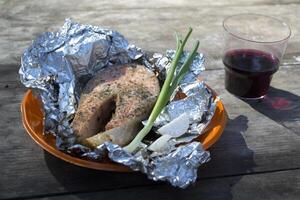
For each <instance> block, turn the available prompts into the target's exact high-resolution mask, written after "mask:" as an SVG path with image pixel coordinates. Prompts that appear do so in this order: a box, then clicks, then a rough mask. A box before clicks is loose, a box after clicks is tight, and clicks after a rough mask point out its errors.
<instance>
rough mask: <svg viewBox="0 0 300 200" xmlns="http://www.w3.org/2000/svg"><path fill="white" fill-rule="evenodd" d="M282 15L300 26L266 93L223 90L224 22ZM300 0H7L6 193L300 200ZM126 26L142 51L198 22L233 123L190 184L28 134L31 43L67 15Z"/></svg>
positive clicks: (2, 142) (0, 173)
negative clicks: (80, 161)
mask: <svg viewBox="0 0 300 200" xmlns="http://www.w3.org/2000/svg"><path fill="white" fill-rule="evenodd" d="M242 12H255V13H263V14H267V15H273V16H275V17H278V18H281V19H283V20H285V21H286V22H288V23H289V24H290V25H291V28H292V31H293V34H292V38H291V39H290V42H289V45H288V49H287V52H286V55H285V56H284V59H283V62H282V65H281V67H280V70H279V71H278V72H277V73H276V74H275V76H274V78H273V82H272V87H271V89H270V92H269V95H268V97H267V98H266V99H264V100H263V101H260V102H254V103H247V102H244V101H242V100H240V99H237V98H235V97H234V96H232V95H230V94H229V93H228V92H227V91H226V90H225V89H224V84H223V81H224V70H223V65H222V62H221V59H220V54H221V49H222V40H221V36H222V35H221V34H222V20H223V19H224V18H225V17H226V16H228V15H231V14H237V13H242ZM299 13H300V1H299V0H298V1H297V0H277V1H272V0H253V1H247V0H245V1H244V0H226V1H225V0H224V1H220V0H214V1H210V0H202V1H197V0H192V1H189V2H188V1H183V0H181V1H175V0H162V1H147V0H142V1H121V0H118V1H109V0H102V1H95V0H86V1H83V0H75V1H59V0H56V1H39V0H34V1H15V0H8V1H3V0H2V1H0V47H1V48H0V77H1V79H0V118H1V121H0V127H1V128H0V198H2V199H13V198H17V199H33V198H34V199H51V200H54V199H108V200H109V199H172V200H173V199H272V200H274V199H280V200H281V199H300V96H299V95H300V86H299V85H300V78H299V75H300V36H299V34H298V33H299V31H300V14H299ZM67 17H71V18H73V19H75V20H77V21H79V22H81V23H89V24H93V25H100V26H105V27H109V28H113V29H117V30H118V31H120V32H121V33H123V34H124V35H125V36H126V37H128V38H129V40H130V41H131V42H133V43H135V44H136V45H138V46H140V47H141V48H143V49H147V50H150V51H158V52H163V51H164V50H165V49H169V48H174V47H175V40H174V37H173V33H174V31H180V32H184V31H185V30H187V28H188V26H192V27H193V28H194V33H193V36H192V37H193V38H194V39H200V40H201V47H200V49H201V50H200V51H202V52H205V53H206V55H207V57H208V63H207V68H208V69H207V71H206V73H205V75H206V80H207V82H208V84H209V85H210V86H211V87H212V88H214V89H215V90H216V91H217V92H218V93H219V94H220V97H221V98H222V100H223V102H224V104H225V106H226V108H227V111H228V113H229V117H230V121H229V123H228V126H227V128H226V130H225V132H224V134H223V136H222V137H221V139H220V140H219V141H218V142H217V143H216V144H215V145H214V146H213V147H212V148H211V149H210V152H211V155H212V160H211V161H210V162H209V163H208V164H206V165H205V166H203V167H201V168H200V169H199V179H198V180H197V182H196V184H195V185H193V186H191V187H189V188H188V189H186V190H181V189H175V188H172V187H170V186H169V185H167V184H165V183H161V182H160V183H156V182H152V181H149V180H147V178H146V177H145V176H144V175H142V174H140V173H112V172H104V171H94V170H89V169H84V168H81V167H77V166H73V165H71V164H68V163H65V162H63V161H61V160H58V159H57V158H55V157H53V156H51V155H49V154H48V153H46V152H44V151H43V150H42V149H41V148H40V147H39V146H38V145H37V144H35V143H34V142H33V141H32V140H31V138H30V137H29V136H28V135H27V134H26V133H25V130H24V128H23V126H22V123H21V120H20V101H21V99H22V97H23V95H24V92H25V91H26V88H24V87H23V86H22V85H21V84H20V82H19V77H18V69H19V66H20V57H21V54H22V52H23V51H24V49H25V48H26V47H27V46H28V45H29V44H30V43H31V41H32V40H33V39H34V38H36V36H38V35H39V34H40V33H42V32H45V31H53V30H56V29H57V28H58V27H59V26H61V25H62V24H63V21H64V19H65V18H67Z"/></svg>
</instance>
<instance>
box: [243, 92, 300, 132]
mask: <svg viewBox="0 0 300 200" xmlns="http://www.w3.org/2000/svg"><path fill="white" fill-rule="evenodd" d="M244 102H246V103H248V104H249V105H250V106H251V107H252V108H254V109H255V110H257V111H258V112H260V113H262V114H264V115H265V116H267V117H268V118H270V119H272V120H274V121H275V122H277V123H279V124H281V125H283V126H285V127H287V126H288V128H289V129H291V130H293V131H294V133H296V134H297V135H300V132H299V130H298V127H299V126H293V125H295V124H296V123H297V122H299V119H300V97H299V96H298V95H295V94H293V93H290V92H288V91H284V90H281V89H278V88H274V87H270V89H269V91H268V94H267V95H266V96H265V98H263V99H261V100H258V101H251V100H244Z"/></svg>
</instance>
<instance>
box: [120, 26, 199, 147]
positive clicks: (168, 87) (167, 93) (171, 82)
mask: <svg viewBox="0 0 300 200" xmlns="http://www.w3.org/2000/svg"><path fill="white" fill-rule="evenodd" d="M192 31H193V29H192V28H189V31H188V33H187V35H186V36H185V38H184V40H183V41H182V40H181V39H180V38H179V36H178V35H177V34H176V43H177V47H176V53H175V57H174V59H173V60H172V63H171V67H170V69H169V71H168V72H167V77H166V79H165V82H164V84H163V87H162V89H161V92H160V94H159V96H158V98H157V101H156V103H155V105H154V108H153V110H152V112H151V114H150V116H149V119H148V121H147V124H146V125H145V126H144V128H143V129H142V130H141V131H140V132H139V133H138V134H137V135H136V137H135V138H134V139H133V140H132V141H131V143H130V144H129V145H127V146H126V147H124V149H125V150H127V151H128V152H133V151H135V150H136V148H137V147H138V146H139V144H140V142H141V141H142V140H143V138H144V137H145V136H146V135H147V134H148V133H149V132H150V131H151V129H152V127H153V125H154V121H155V119H156V118H157V117H158V115H159V114H160V113H161V111H162V110H163V108H164V107H165V106H166V105H167V103H168V101H169V100H170V97H171V95H172V94H173V92H174V91H175V89H176V87H177V85H178V84H179V82H180V81H181V80H182V78H183V77H184V75H185V74H186V73H187V72H188V71H189V66H190V65H191V63H192V61H193V59H194V57H195V56H196V53H197V50H198V47H199V41H197V42H196V44H195V46H194V48H193V50H192V53H191V54H190V55H189V56H188V58H187V60H186V61H185V62H184V64H183V65H182V67H181V68H180V70H179V73H178V74H176V76H175V77H174V75H175V73H176V68H177V66H178V63H179V60H180V57H181V55H182V53H183V49H184V46H185V44H186V42H187V40H188V38H189V37H190V35H191V33H192Z"/></svg>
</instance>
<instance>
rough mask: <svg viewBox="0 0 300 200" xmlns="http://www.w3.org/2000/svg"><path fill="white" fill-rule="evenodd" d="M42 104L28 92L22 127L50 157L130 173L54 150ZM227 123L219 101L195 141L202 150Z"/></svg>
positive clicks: (109, 162) (126, 168)
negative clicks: (199, 143) (44, 132)
mask: <svg viewBox="0 0 300 200" xmlns="http://www.w3.org/2000/svg"><path fill="white" fill-rule="evenodd" d="M214 95H215V93H214ZM42 109H43V108H42V104H41V102H40V100H39V99H37V98H36V97H35V96H34V95H33V93H32V91H31V90H28V91H27V92H26V94H25V96H24V98H23V101H22V104H21V112H22V120H23V125H24V127H25V129H26V131H27V132H28V134H29V135H30V136H31V137H32V139H33V140H34V141H35V142H36V143H38V144H39V145H40V146H41V147H42V148H43V149H44V150H46V151H48V152H49V153H51V154H52V155H54V156H56V157H58V158H60V159H62V160H64V161H67V162H69V163H72V164H75V165H79V166H82V167H87V168H91V169H97V170H106V171H119V172H126V171H131V170H130V169H129V168H128V167H125V166H123V165H120V164H117V163H114V162H111V161H109V160H105V161H103V162H95V161H91V160H86V159H82V158H78V157H74V156H71V155H69V154H66V153H64V152H62V151H59V150H58V149H56V146H55V138H54V136H51V135H44V134H43V130H44V125H43V112H42ZM226 122H227V114H226V111H225V109H224V106H223V104H222V102H221V101H218V103H217V108H216V112H215V115H214V116H213V118H212V120H211V122H210V123H209V125H208V126H207V128H206V129H205V133H204V134H202V135H201V136H199V137H198V138H197V139H196V140H197V141H200V142H201V143H202V144H203V147H204V149H208V148H209V147H210V146H211V145H213V144H214V143H215V142H216V141H217V140H218V139H219V137H220V136H221V134H222V132H223V130H224V128H225V125H226Z"/></svg>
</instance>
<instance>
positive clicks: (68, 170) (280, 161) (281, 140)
mask: <svg viewBox="0 0 300 200" xmlns="http://www.w3.org/2000/svg"><path fill="white" fill-rule="evenodd" d="M297 73H300V68H296V67H294V68H290V69H286V70H282V71H279V72H278V73H277V74H276V76H275V77H274V81H273V86H274V88H281V89H282V90H286V91H287V90H288V91H289V93H291V94H293V95H295V96H296V98H291V99H290V101H291V103H292V105H297V106H296V107H293V110H285V111H284V112H287V113H285V115H283V116H285V118H284V117H282V118H279V119H272V118H270V117H266V116H265V115H264V114H263V112H262V113H259V112H256V111H255V110H254V109H253V108H252V107H251V106H249V105H248V104H247V103H245V102H243V101H241V100H239V99H237V98H235V97H233V96H232V95H230V94H228V92H226V91H225V90H224V88H223V86H222V81H223V78H222V76H223V71H222V70H212V71H208V72H207V81H208V83H209V84H210V85H211V86H212V87H213V88H215V89H216V90H217V91H218V92H219V93H220V96H221V98H222V99H223V102H224V104H225V106H226V109H227V111H228V113H229V117H230V119H231V120H230V121H229V123H228V126H227V128H226V130H225V132H224V135H223V136H222V137H221V139H220V140H219V141H218V142H217V143H216V145H215V146H213V147H212V148H211V154H212V158H213V159H212V161H211V162H209V163H208V164H207V165H205V166H204V167H203V168H201V169H200V170H199V176H200V177H201V178H211V177H222V176H231V175H239V174H251V173H254V172H266V171H274V170H284V169H285V170H286V169H295V168H300V148H299V144H300V138H299V134H297V133H299V132H296V131H297V128H299V120H298V121H296V122H294V123H292V122H291V121H289V120H291V119H294V118H295V116H298V114H299V109H300V108H299V94H300V89H299V87H298V84H296V83H299V81H298V80H297V77H296V76H293V74H297ZM286 80H289V81H291V82H293V83H294V84H285V85H283V84H282V83H283V82H284V81H286ZM24 91H25V89H24V88H20V87H18V86H14V85H13V84H11V85H10V84H8V88H7V87H6V85H2V87H1V88H0V94H1V95H0V102H1V107H0V109H1V112H0V118H1V119H3V120H1V122H0V154H1V160H0V165H1V168H0V173H1V179H0V186H1V187H0V198H12V197H21V196H32V195H46V194H59V193H65V192H76V191H82V192H87V191H95V190H104V189H113V188H115V187H118V188H123V187H132V186H140V185H149V184H150V185H151V184H154V183H152V182H151V181H148V180H147V179H146V178H145V177H144V176H143V175H141V174H139V173H136V174H120V173H109V172H97V171H94V170H87V169H83V168H80V167H76V166H72V165H70V164H66V163H65V162H63V161H60V160H58V159H56V158H53V157H52V156H50V155H48V154H44V152H43V151H42V150H41V149H40V148H39V147H38V146H37V145H36V144H34V142H33V141H32V140H31V139H30V137H29V136H28V135H27V134H26V133H25V131H24V129H23V127H22V124H21V122H20V113H19V103H20V101H21V99H22V96H23V93H24ZM285 97H289V96H285ZM266 111H268V112H272V110H270V109H269V110H268V109H267V110H266ZM295 119H297V118H295ZM276 120H277V121H276ZM289 123H290V124H289ZM291 124H292V125H291ZM286 127H288V128H286Z"/></svg>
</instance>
